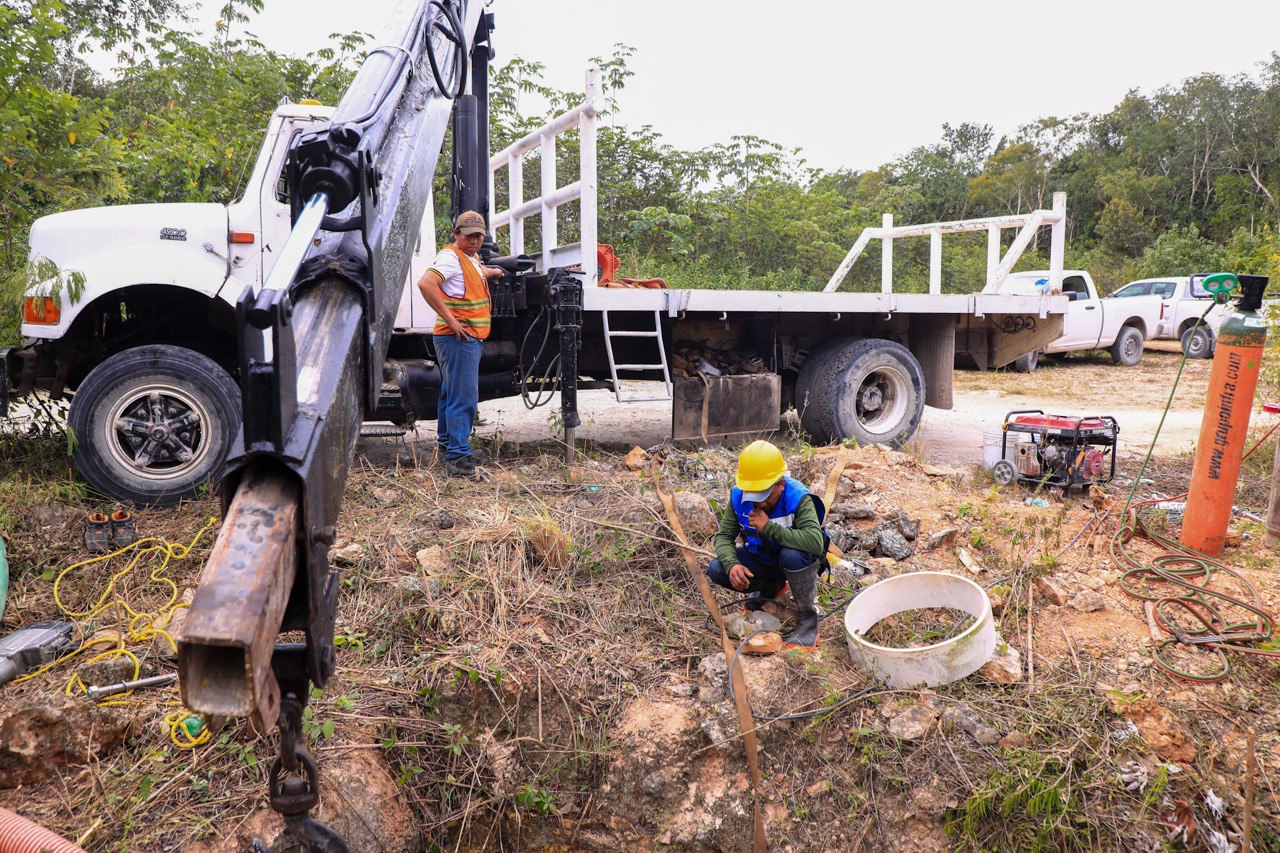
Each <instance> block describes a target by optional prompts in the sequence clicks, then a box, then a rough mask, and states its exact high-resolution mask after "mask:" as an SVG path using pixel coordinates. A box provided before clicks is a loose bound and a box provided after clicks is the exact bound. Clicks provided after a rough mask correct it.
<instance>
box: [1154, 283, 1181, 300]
mask: <svg viewBox="0 0 1280 853" xmlns="http://www.w3.org/2000/svg"><path fill="white" fill-rule="evenodd" d="M1177 289H1178V287H1177V285H1175V284H1174V283H1173V282H1171V281H1157V282H1155V283H1154V284H1152V285H1151V292H1152V293H1154V294H1155V295H1156V296H1159V297H1160V298H1161V299H1168V298H1169V297H1171V296H1173V293H1174V291H1175V290H1177Z"/></svg>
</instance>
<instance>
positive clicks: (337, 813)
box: [184, 749, 423, 853]
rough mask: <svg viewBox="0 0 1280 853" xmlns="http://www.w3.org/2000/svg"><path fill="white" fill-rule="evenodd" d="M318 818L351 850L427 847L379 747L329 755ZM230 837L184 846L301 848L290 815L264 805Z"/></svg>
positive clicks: (213, 852) (220, 851)
mask: <svg viewBox="0 0 1280 853" xmlns="http://www.w3.org/2000/svg"><path fill="white" fill-rule="evenodd" d="M312 814H313V815H315V817H316V818H317V819H318V820H320V821H322V822H324V823H327V824H328V825H329V826H331V827H333V828H334V829H335V830H337V831H338V833H339V834H341V835H342V836H343V837H344V838H345V839H346V841H347V845H348V846H349V848H350V849H351V850H377V851H381V853H410V851H415V850H421V849H423V839H422V832H421V829H420V822H419V821H418V819H417V818H416V817H415V816H414V814H413V809H412V808H411V807H410V805H409V803H408V801H407V800H406V799H405V797H404V795H403V794H402V793H401V790H400V788H399V786H397V785H396V782H395V777H394V776H393V775H392V773H391V771H390V769H389V768H388V767H387V764H386V762H385V761H383V760H382V758H381V757H380V756H379V755H377V754H376V753H375V752H374V751H373V750H364V749H362V750H356V751H354V752H351V753H349V754H341V753H339V754H335V755H332V756H326V757H325V761H324V765H323V772H322V773H321V775H320V806H319V808H318V809H316V811H314V812H312ZM233 823H234V827H233V828H232V829H230V830H228V831H227V834H226V835H222V836H218V837H216V838H214V839H210V840H202V841H200V842H197V843H196V844H194V845H192V846H189V847H187V848H184V849H186V850H188V851H190V853H195V852H196V851H199V853H238V851H241V850H248V849H249V847H250V845H251V844H252V843H253V841H254V839H255V838H256V839H259V840H261V841H262V842H264V843H265V844H266V845H267V847H268V848H269V849H272V850H295V849H298V848H297V846H296V843H295V842H294V841H293V840H292V838H293V837H292V835H289V834H286V832H285V827H284V818H282V817H281V816H280V815H278V814H276V813H275V812H273V811H271V809H270V808H268V807H267V806H263V807H261V808H260V809H258V810H257V811H255V812H254V813H253V814H251V815H250V816H249V817H248V818H247V819H246V820H244V821H242V822H233Z"/></svg>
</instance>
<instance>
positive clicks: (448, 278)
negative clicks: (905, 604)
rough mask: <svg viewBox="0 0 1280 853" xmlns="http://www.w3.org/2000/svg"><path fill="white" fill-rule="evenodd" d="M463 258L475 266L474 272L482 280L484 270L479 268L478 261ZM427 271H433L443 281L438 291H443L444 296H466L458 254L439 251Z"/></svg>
mask: <svg viewBox="0 0 1280 853" xmlns="http://www.w3.org/2000/svg"><path fill="white" fill-rule="evenodd" d="M464 257H466V259H467V260H469V261H471V263H472V264H473V265H474V266H475V268H476V272H478V273H480V278H484V268H483V267H481V266H480V259H479V258H477V257H476V256H474V255H465V256H464ZM428 269H431V270H435V271H436V272H438V273H439V274H440V276H441V277H442V278H443V279H444V281H443V282H441V284H440V289H441V290H443V291H444V295H445V296H448V297H450V298H451V299H461V298H462V297H463V296H465V295H466V293H467V283H466V281H465V280H464V279H463V278H462V265H461V264H459V263H458V253H457V252H455V251H454V250H453V249H441V250H440V254H438V255H436V259H435V261H434V262H433V263H432V264H431V266H430V267H428Z"/></svg>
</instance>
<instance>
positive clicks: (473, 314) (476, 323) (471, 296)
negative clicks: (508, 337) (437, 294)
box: [432, 243, 490, 340]
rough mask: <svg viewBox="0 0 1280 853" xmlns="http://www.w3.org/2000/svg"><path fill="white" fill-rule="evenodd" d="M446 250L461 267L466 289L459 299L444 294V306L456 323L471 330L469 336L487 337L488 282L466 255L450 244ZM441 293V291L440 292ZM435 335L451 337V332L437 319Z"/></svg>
mask: <svg viewBox="0 0 1280 853" xmlns="http://www.w3.org/2000/svg"><path fill="white" fill-rule="evenodd" d="M445 248H446V249H453V251H454V253H455V254H456V255H457V256H458V266H460V267H462V281H463V283H464V284H465V285H466V289H465V290H464V291H463V293H462V298H461V299H455V298H454V297H452V296H450V295H448V294H447V293H445V294H444V304H445V305H448V306H449V310H450V311H452V312H453V316H455V317H457V318H458V322H460V323H462V325H464V326H466V327H467V328H469V329H470V330H471V334H472V335H474V336H475V337H477V338H479V339H480V340H484V339H485V338H487V337H489V322H490V321H489V282H487V281H485V278H484V276H483V275H481V274H480V271H479V270H478V269H476V265H475V264H474V263H472V262H471V258H469V257H467V253H466V252H464V251H462V250H461V249H459V248H458V247H457V246H455V245H453V244H452V243H450V244H449V245H447V246H445ZM441 292H442V293H443V289H442V290H441ZM432 331H433V332H434V333H435V334H437V335H452V334H453V330H452V329H450V328H449V327H448V326H447V325H445V323H444V321H443V320H440V319H438V318H437V320H436V327H435V328H434V329H433V330H432Z"/></svg>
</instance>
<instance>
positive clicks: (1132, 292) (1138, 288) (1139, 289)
mask: <svg viewBox="0 0 1280 853" xmlns="http://www.w3.org/2000/svg"><path fill="white" fill-rule="evenodd" d="M1146 292H1147V283H1146V282H1142V281H1135V282H1134V283H1133V284H1126V285H1125V286H1124V287H1122V288H1120V289H1119V290H1117V291H1116V292H1115V293H1113V294H1111V296H1112V298H1114V299H1118V298H1121V297H1124V296H1143V295H1145V294H1146Z"/></svg>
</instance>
